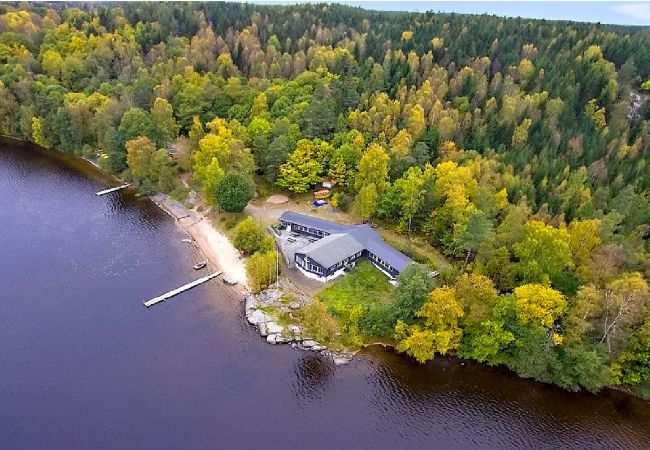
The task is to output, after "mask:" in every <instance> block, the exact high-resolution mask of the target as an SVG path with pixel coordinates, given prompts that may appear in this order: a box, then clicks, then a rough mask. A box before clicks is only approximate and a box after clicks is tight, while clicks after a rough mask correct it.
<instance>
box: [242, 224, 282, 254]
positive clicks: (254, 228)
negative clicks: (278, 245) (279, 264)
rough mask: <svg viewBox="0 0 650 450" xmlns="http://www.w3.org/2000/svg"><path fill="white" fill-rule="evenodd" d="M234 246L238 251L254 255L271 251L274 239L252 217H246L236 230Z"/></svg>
mask: <svg viewBox="0 0 650 450" xmlns="http://www.w3.org/2000/svg"><path fill="white" fill-rule="evenodd" d="M233 244H234V246H235V247H236V248H237V249H239V250H241V251H243V252H244V253H246V254H249V255H252V254H253V253H255V252H268V251H269V250H271V249H272V248H273V238H272V237H271V236H269V235H268V234H267V233H266V231H265V230H264V227H263V226H262V224H260V223H259V222H257V221H256V220H255V219H253V218H252V217H246V218H245V219H244V220H242V221H241V222H239V224H237V227H236V228H235V233H234V239H233Z"/></svg>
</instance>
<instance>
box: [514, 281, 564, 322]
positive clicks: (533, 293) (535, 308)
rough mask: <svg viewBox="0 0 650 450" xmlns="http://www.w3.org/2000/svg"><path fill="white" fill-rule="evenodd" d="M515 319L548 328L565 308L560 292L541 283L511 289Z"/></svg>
mask: <svg viewBox="0 0 650 450" xmlns="http://www.w3.org/2000/svg"><path fill="white" fill-rule="evenodd" d="M513 296H514V299H515V301H514V307H515V311H516V313H517V319H518V320H519V322H521V323H522V324H523V325H530V326H538V327H545V328H550V327H551V326H552V325H553V322H555V320H556V319H557V318H558V317H559V316H560V315H562V314H563V313H564V312H565V311H566V308H567V302H566V299H565V297H564V295H562V293H561V292H559V291H556V290H555V289H553V288H550V287H547V286H543V285H541V284H524V285H523V286H519V287H518V288H515V290H514V291H513Z"/></svg>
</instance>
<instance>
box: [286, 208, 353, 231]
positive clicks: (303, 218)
mask: <svg viewBox="0 0 650 450" xmlns="http://www.w3.org/2000/svg"><path fill="white" fill-rule="evenodd" d="M280 220H281V221H283V222H291V223H295V224H296V225H302V226H303V227H307V228H316V229H317V230H321V231H326V232H328V233H330V234H334V233H342V232H345V231H347V228H348V227H346V226H345V225H341V224H340V223H335V222H330V221H329V220H323V219H319V218H318V217H312V216H308V215H306V214H300V213H296V212H293V211H285V212H283V213H282V215H281V216H280Z"/></svg>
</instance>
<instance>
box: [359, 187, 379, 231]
mask: <svg viewBox="0 0 650 450" xmlns="http://www.w3.org/2000/svg"><path fill="white" fill-rule="evenodd" d="M378 197H379V196H378V195H377V188H376V187H375V184H374V183H370V184H367V185H365V186H363V187H362V188H361V190H360V191H359V193H358V194H357V196H356V197H355V199H354V212H355V214H356V215H358V216H359V217H360V218H361V220H363V221H364V222H367V221H368V220H370V218H371V217H372V216H374V214H375V211H376V209H377V198H378Z"/></svg>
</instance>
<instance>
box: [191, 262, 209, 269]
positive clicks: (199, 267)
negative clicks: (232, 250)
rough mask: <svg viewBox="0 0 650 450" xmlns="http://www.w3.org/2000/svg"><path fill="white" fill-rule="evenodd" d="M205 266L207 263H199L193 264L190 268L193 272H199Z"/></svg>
mask: <svg viewBox="0 0 650 450" xmlns="http://www.w3.org/2000/svg"><path fill="white" fill-rule="evenodd" d="M207 265H208V262H207V261H201V262H200V263H196V264H194V265H193V266H192V267H193V268H194V270H200V269H203V268H204V267H205V266H207Z"/></svg>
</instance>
